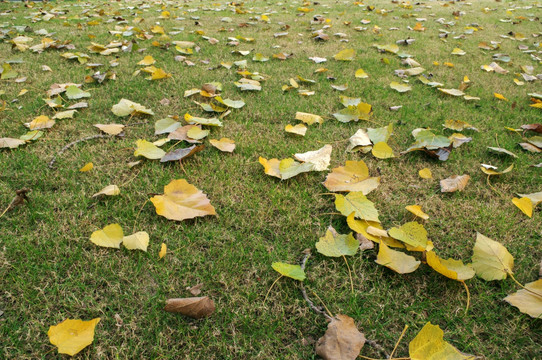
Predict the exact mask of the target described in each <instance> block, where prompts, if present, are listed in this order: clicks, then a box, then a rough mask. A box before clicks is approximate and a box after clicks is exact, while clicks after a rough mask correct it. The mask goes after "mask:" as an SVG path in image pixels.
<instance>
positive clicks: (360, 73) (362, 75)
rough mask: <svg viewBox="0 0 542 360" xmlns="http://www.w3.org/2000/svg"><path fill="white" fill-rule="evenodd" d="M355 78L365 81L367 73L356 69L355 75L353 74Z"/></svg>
mask: <svg viewBox="0 0 542 360" xmlns="http://www.w3.org/2000/svg"><path fill="white" fill-rule="evenodd" d="M355 77H356V78H358V79H366V78H368V77H369V75H367V73H366V72H365V70H363V69H357V70H356V73H355Z"/></svg>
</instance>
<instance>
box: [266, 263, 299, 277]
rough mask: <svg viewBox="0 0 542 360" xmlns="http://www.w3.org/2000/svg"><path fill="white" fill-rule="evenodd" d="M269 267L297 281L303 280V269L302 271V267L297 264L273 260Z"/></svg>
mask: <svg viewBox="0 0 542 360" xmlns="http://www.w3.org/2000/svg"><path fill="white" fill-rule="evenodd" d="M271 267H272V268H273V270H275V271H276V272H278V273H279V274H281V275H282V276H286V277H289V278H292V279H294V280H299V281H303V280H305V271H303V269H302V268H301V266H299V265H291V264H286V263H282V262H274V263H273V264H271Z"/></svg>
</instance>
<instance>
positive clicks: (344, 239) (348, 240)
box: [316, 227, 359, 257]
mask: <svg viewBox="0 0 542 360" xmlns="http://www.w3.org/2000/svg"><path fill="white" fill-rule="evenodd" d="M358 248H359V241H358V240H356V239H355V238H354V236H352V233H350V234H348V235H347V234H344V235H343V234H338V233H337V232H336V231H335V229H333V228H331V227H330V228H329V229H328V230H327V232H326V235H325V236H324V237H321V238H320V241H318V242H317V243H316V250H318V252H319V253H320V254H322V255H325V256H329V257H340V256H345V255H356V253H357V252H358Z"/></svg>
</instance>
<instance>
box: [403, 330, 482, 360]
mask: <svg viewBox="0 0 542 360" xmlns="http://www.w3.org/2000/svg"><path fill="white" fill-rule="evenodd" d="M408 352H409V355H410V359H411V360H470V359H474V358H475V357H474V356H471V355H466V354H463V353H462V352H460V351H459V350H457V349H456V348H455V347H453V346H452V345H450V344H449V343H448V342H446V341H444V332H443V331H442V330H441V329H440V327H438V325H433V324H431V323H430V322H428V323H427V324H425V326H424V327H423V328H422V329H421V330H420V332H419V333H418V335H416V337H415V338H414V339H413V340H412V341H411V342H410V344H408Z"/></svg>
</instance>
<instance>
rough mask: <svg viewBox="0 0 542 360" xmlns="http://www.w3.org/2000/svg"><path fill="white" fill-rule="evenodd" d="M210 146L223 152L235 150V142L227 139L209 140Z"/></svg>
mask: <svg viewBox="0 0 542 360" xmlns="http://www.w3.org/2000/svg"><path fill="white" fill-rule="evenodd" d="M209 142H210V143H211V145H213V146H214V147H215V148H217V149H218V150H220V151H223V152H229V153H231V152H233V150H235V141H233V140H231V139H228V138H225V137H223V138H221V139H220V140H215V139H211V140H209Z"/></svg>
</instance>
